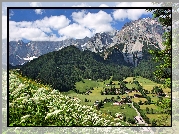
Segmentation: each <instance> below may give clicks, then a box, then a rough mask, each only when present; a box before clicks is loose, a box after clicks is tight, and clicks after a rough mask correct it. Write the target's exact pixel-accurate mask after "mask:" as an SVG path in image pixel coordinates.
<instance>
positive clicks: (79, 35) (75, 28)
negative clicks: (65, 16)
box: [58, 23, 92, 39]
mask: <svg viewBox="0 0 179 134" xmlns="http://www.w3.org/2000/svg"><path fill="white" fill-rule="evenodd" d="M58 32H59V34H60V35H62V36H65V37H71V38H75V39H83V38H85V37H86V36H88V37H91V36H92V33H91V31H90V30H89V29H87V28H85V27H83V26H81V25H78V24H76V23H73V24H71V25H69V26H67V27H65V28H62V29H60V30H59V31H58Z"/></svg>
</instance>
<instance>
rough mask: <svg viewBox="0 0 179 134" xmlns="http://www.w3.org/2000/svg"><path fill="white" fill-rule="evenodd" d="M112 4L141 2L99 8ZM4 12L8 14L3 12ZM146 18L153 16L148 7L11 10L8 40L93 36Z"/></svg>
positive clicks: (67, 4) (41, 39)
mask: <svg viewBox="0 0 179 134" xmlns="http://www.w3.org/2000/svg"><path fill="white" fill-rule="evenodd" d="M57 3H58V4H57ZM57 3H56V4H55V2H54V3H47V2H44V3H40V2H26V4H24V6H25V5H26V6H27V4H28V5H29V6H31V7H43V6H44V7H45V6H58V5H59V2H57ZM11 4H12V3H5V4H4V3H3V4H2V5H3V6H11ZM16 4H17V3H16ZM93 4H94V2H93V3H92V2H91V3H73V4H72V5H69V3H66V4H65V3H64V4H62V5H63V6H75V7H80V6H82V7H89V6H93ZM111 5H114V6H116V7H137V6H139V3H136V2H119V3H118V2H116V3H115V2H113V4H111V3H98V6H99V7H107V6H111ZM149 5H152V4H151V3H149V2H148V3H146V2H140V6H143V7H147V6H149ZM16 6H17V5H16ZM20 6H22V5H20ZM153 6H154V5H153ZM4 15H6V14H5V13H4ZM146 17H152V14H151V13H149V12H146V11H145V9H122V8H121V9H117V10H114V9H85V10H84V9H12V10H10V14H9V18H10V20H9V33H10V34H9V39H10V41H13V40H15V41H17V40H22V39H27V40H32V41H49V40H50V41H60V40H64V39H68V38H75V39H82V38H84V37H86V36H88V37H92V36H93V35H94V34H95V33H99V32H110V31H112V30H120V29H121V28H122V26H123V25H124V24H125V23H126V22H129V21H133V20H137V19H139V18H146ZM4 20H5V19H4ZM17 33H18V34H17Z"/></svg>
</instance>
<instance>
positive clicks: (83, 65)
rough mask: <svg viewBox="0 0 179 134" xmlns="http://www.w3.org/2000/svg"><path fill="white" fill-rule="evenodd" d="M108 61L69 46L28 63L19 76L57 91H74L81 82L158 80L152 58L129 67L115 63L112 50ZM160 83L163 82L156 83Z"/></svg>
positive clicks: (127, 64) (95, 54)
mask: <svg viewBox="0 0 179 134" xmlns="http://www.w3.org/2000/svg"><path fill="white" fill-rule="evenodd" d="M111 51H112V54H109V55H108V57H107V59H104V58H103V57H102V56H100V54H99V53H94V52H91V51H88V50H85V51H81V50H79V49H78V48H76V47H75V46H68V47H65V48H63V49H62V50H59V51H54V52H50V53H48V54H45V55H43V56H40V57H39V58H37V59H34V60H33V61H31V62H28V63H26V64H24V65H23V66H22V67H21V69H20V73H21V74H22V75H23V76H26V77H29V78H31V79H33V80H36V81H37V82H41V83H43V84H47V85H51V86H52V87H53V88H54V89H58V90H59V91H69V90H72V89H74V88H75V87H74V85H75V83H76V82H78V81H81V80H83V79H92V80H102V81H104V80H107V79H109V78H110V76H113V77H112V80H115V81H122V80H123V79H125V78H126V77H135V76H142V77H145V78H148V79H150V80H153V81H157V79H155V76H154V74H153V72H154V71H155V66H157V65H159V63H156V62H154V61H153V60H152V59H151V57H149V56H148V58H145V59H143V60H141V61H140V63H139V64H138V66H137V67H134V66H133V65H132V64H129V63H127V62H125V61H124V59H122V58H123V57H122V55H121V57H119V59H121V60H120V63H119V62H118V61H117V62H116V60H115V59H116V55H117V56H118V55H119V53H115V51H117V50H115V49H113V50H111ZM157 82H162V81H157Z"/></svg>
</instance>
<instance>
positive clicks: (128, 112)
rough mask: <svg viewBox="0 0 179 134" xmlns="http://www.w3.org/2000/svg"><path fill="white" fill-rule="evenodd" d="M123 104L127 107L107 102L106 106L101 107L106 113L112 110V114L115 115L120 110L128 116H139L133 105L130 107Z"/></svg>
mask: <svg viewBox="0 0 179 134" xmlns="http://www.w3.org/2000/svg"><path fill="white" fill-rule="evenodd" d="M129 105H130V104H129ZM121 106H122V107H123V108H124V107H125V108H124V109H122V108H121V107H120V106H113V105H112V103H105V104H104V108H101V109H100V110H101V111H102V112H104V113H106V114H107V113H109V112H111V115H115V114H116V113H119V112H120V113H122V114H125V115H126V117H127V118H133V117H135V116H137V113H136V111H135V110H134V109H133V108H132V107H129V106H128V104H123V105H121Z"/></svg>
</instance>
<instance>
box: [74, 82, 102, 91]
mask: <svg viewBox="0 0 179 134" xmlns="http://www.w3.org/2000/svg"><path fill="white" fill-rule="evenodd" d="M97 86H99V83H98V82H96V81H92V80H88V79H84V82H82V81H80V82H77V83H76V84H75V87H76V89H77V90H79V91H81V92H83V91H86V89H89V88H90V87H97Z"/></svg>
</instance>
